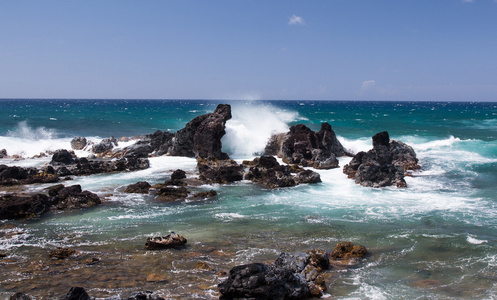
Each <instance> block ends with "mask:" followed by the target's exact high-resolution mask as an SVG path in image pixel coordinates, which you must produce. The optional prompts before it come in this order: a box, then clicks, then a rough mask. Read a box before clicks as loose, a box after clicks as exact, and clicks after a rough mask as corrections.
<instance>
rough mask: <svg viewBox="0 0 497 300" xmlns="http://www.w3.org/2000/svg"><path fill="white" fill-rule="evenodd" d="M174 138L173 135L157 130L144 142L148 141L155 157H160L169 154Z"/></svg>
mask: <svg viewBox="0 0 497 300" xmlns="http://www.w3.org/2000/svg"><path fill="white" fill-rule="evenodd" d="M173 138H174V134H173V133H170V132H167V131H166V132H163V131H160V130H157V131H156V132H154V133H153V134H150V135H147V136H146V137H145V140H144V141H143V142H147V141H148V143H149V144H150V147H152V152H153V153H154V154H155V155H158V156H160V155H164V154H167V153H168V152H169V148H170V147H171V146H172V140H173Z"/></svg>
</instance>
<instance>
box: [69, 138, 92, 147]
mask: <svg viewBox="0 0 497 300" xmlns="http://www.w3.org/2000/svg"><path fill="white" fill-rule="evenodd" d="M87 143H88V141H87V140H86V138H84V137H80V136H77V137H75V138H73V139H72V141H71V148H72V149H74V150H83V149H84V148H85V147H86V144H87Z"/></svg>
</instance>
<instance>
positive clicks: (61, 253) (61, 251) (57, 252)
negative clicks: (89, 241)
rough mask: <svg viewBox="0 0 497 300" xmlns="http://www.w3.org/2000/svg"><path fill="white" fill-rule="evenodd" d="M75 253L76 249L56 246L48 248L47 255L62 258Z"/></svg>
mask: <svg viewBox="0 0 497 300" xmlns="http://www.w3.org/2000/svg"><path fill="white" fill-rule="evenodd" d="M74 253H76V250H74V249H69V248H62V247H57V249H54V250H50V252H49V253H48V256H50V257H51V258H57V259H64V258H68V257H69V256H71V255H73V254H74Z"/></svg>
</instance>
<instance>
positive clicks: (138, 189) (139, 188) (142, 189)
mask: <svg viewBox="0 0 497 300" xmlns="http://www.w3.org/2000/svg"><path fill="white" fill-rule="evenodd" d="M150 188H151V185H150V183H148V182H146V181H140V182H137V183H134V184H130V185H128V186H127V187H126V188H125V189H124V192H125V193H138V194H148V191H149V190H150Z"/></svg>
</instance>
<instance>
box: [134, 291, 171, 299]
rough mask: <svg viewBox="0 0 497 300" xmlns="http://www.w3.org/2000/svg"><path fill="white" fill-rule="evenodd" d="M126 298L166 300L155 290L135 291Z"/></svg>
mask: <svg viewBox="0 0 497 300" xmlns="http://www.w3.org/2000/svg"><path fill="white" fill-rule="evenodd" d="M125 299H126V300H165V299H164V298H162V297H160V296H159V295H157V294H156V293H154V292H151V291H146V292H134V293H132V294H131V295H129V297H128V298H125Z"/></svg>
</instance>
